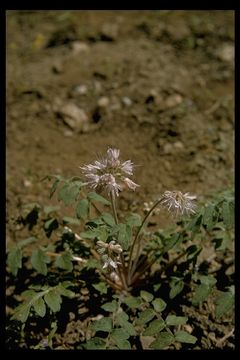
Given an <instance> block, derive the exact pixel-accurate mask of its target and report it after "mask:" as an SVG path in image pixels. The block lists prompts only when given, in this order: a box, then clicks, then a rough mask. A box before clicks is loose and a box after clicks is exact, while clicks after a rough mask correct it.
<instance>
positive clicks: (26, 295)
mask: <svg viewBox="0 0 240 360" xmlns="http://www.w3.org/2000/svg"><path fill="white" fill-rule="evenodd" d="M35 294H36V292H35V291H34V290H31V289H28V290H25V291H23V292H22V293H21V296H22V297H23V298H24V299H28V298H32V297H34V295H35Z"/></svg>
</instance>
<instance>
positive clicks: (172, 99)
mask: <svg viewBox="0 0 240 360" xmlns="http://www.w3.org/2000/svg"><path fill="white" fill-rule="evenodd" d="M182 101H183V98H182V96H181V95H179V94H173V95H170V96H168V97H167V99H166V100H165V104H166V107H167V108H172V107H175V106H177V105H179V104H181V103H182Z"/></svg>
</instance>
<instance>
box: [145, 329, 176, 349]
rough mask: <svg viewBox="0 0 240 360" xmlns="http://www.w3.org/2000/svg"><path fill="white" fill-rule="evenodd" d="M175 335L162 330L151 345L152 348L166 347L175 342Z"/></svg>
mask: <svg viewBox="0 0 240 360" xmlns="http://www.w3.org/2000/svg"><path fill="white" fill-rule="evenodd" d="M174 340H175V339H174V336H173V335H172V334H170V333H169V332H167V331H163V332H161V333H160V334H159V335H158V337H157V338H156V340H155V341H153V342H152V343H151V345H150V348H151V349H165V348H166V347H168V346H169V345H171V344H172V343H173V342H174Z"/></svg>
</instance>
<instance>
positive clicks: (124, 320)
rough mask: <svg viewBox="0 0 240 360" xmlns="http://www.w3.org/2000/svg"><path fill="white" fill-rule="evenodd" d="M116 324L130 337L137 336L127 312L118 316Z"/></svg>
mask: <svg viewBox="0 0 240 360" xmlns="http://www.w3.org/2000/svg"><path fill="white" fill-rule="evenodd" d="M116 323H117V324H118V325H120V326H121V327H122V328H123V329H124V330H125V331H126V332H127V333H128V334H129V335H130V336H136V335H137V333H136V330H135V328H134V326H133V325H132V324H131V323H130V322H129V321H128V315H127V314H126V313H125V312H122V313H120V314H117V316H116Z"/></svg>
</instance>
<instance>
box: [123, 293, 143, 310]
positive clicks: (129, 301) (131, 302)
mask: <svg viewBox="0 0 240 360" xmlns="http://www.w3.org/2000/svg"><path fill="white" fill-rule="evenodd" d="M124 303H125V304H126V305H127V306H128V307H130V308H131V309H135V308H138V307H139V306H141V304H142V301H141V299H140V298H137V297H133V296H127V297H126V298H125V299H124Z"/></svg>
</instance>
